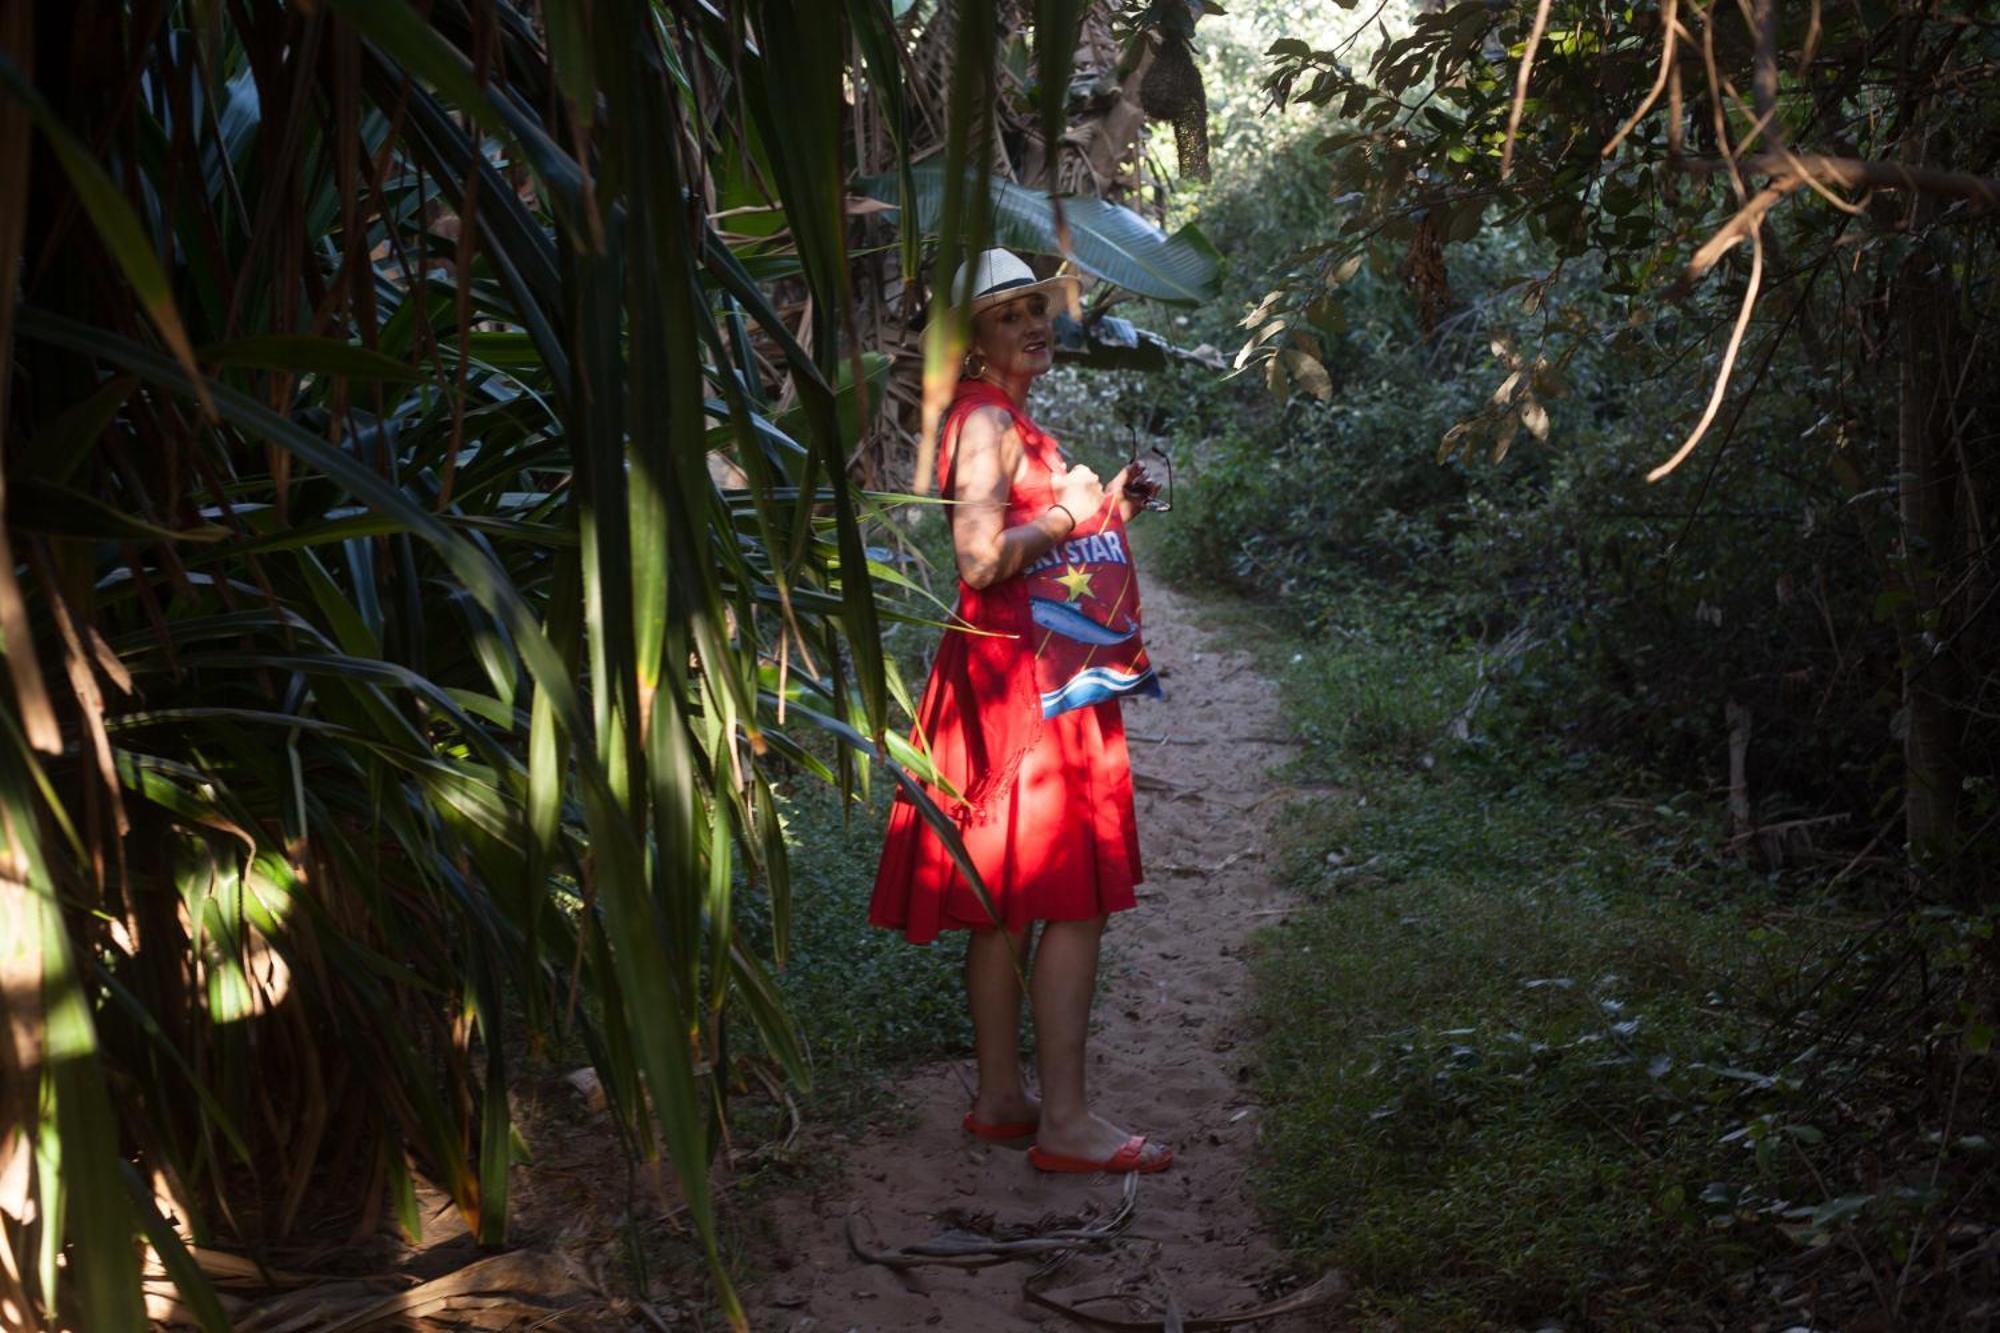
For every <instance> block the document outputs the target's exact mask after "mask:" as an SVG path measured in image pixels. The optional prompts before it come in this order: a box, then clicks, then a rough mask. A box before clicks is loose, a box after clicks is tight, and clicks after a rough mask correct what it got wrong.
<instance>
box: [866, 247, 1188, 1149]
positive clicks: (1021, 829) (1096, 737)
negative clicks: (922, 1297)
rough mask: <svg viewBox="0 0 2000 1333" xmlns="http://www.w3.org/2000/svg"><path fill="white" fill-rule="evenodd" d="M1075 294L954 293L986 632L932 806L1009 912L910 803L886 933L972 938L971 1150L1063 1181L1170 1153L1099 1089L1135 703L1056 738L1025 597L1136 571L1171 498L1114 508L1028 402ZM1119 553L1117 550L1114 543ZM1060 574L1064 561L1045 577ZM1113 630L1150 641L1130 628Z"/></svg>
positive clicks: (1123, 891)
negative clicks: (969, 877)
mask: <svg viewBox="0 0 2000 1333" xmlns="http://www.w3.org/2000/svg"><path fill="white" fill-rule="evenodd" d="M1074 281H1075V280H1074V279H1073V278H1054V279H1049V280H1046V281H1036V280H1035V278H1034V275H1033V273H1032V271H1031V270H1029V268H1028V266H1027V265H1026V264H1024V263H1023V262H1022V261H1021V260H1020V259H1018V258H1016V257H1015V256H1014V255H1012V254H1010V253H1009V252H1007V251H1005V250H989V251H986V252H985V253H984V254H982V255H980V256H979V257H978V258H977V259H976V260H975V261H972V262H971V263H969V264H967V265H966V266H965V267H964V268H961V269H960V271H959V274H958V278H957V280H956V281H955V282H954V283H953V290H954V291H955V292H957V293H959V294H960V297H961V299H964V300H969V302H970V304H971V307H972V347H971V351H970V352H969V353H968V354H967V357H966V366H965V377H964V378H963V379H962V380H961V381H960V383H959V386H958V393H957V395H956V397H955V398H954V400H953V403H952V407H951V410H950V411H949V412H948V413H947V415H946V418H945V422H944V428H943V432H942V440H941V447H940V449H939V458H938V476H939V482H940V489H941V491H942V492H943V494H944V496H945V498H946V499H949V500H953V501H955V502H956V503H955V504H953V505H952V506H951V507H950V509H948V510H947V513H948V514H949V517H950V522H951V532H952V546H953V549H954V552H955V554H956V556H957V562H958V572H959V577H960V584H959V606H958V612H959V615H960V616H961V617H963V618H964V619H965V621H967V622H968V623H969V624H970V625H971V626H972V627H973V628H974V630H976V631H978V632H967V631H954V632H952V633H948V634H947V635H946V636H945V639H944V642H943V644H942V645H941V646H940V647H939V650H938V654H937V659H936V661H935V662H934V664H933V666H932V670H931V677H930V681H929V684H928V685H927V687H926V689H925V691H924V698H923V702H922V705H921V706H920V708H919V710H918V713H919V716H918V719H917V720H918V729H917V730H918V736H919V744H922V745H926V746H928V748H929V752H930V755H931V758H932V761H933V763H934V764H935V765H936V767H937V770H938V774H939V776H940V777H941V778H942V779H943V780H944V781H945V782H946V783H948V784H949V787H948V788H939V789H937V790H936V791H934V793H933V794H934V795H935V796H936V797H937V799H938V803H939V804H940V805H941V806H943V807H944V808H945V809H947V810H949V811H951V812H952V813H953V814H954V815H955V817H956V820H957V823H958V825H959V829H960V833H961V836H962V838H963V840H964V844H965V851H966V854H967V856H968V857H969V859H970V860H971V862H972V864H973V865H974V866H975V867H976V868H977V870H978V872H979V878H980V879H981V881H983V883H984V885H985V887H986V889H987V890H988V892H989V894H990V902H991V909H992V910H991V912H989V908H988V903H987V902H983V901H982V900H981V898H980V896H979V895H978V894H977V893H975V892H974V890H973V889H972V887H971V886H970V885H969V884H968V883H967V881H966V878H965V876H964V875H963V874H962V873H961V872H960V870H959V869H958V867H957V865H956V864H955V863H954V861H953V860H952V857H951V855H950V853H949V852H948V851H947V850H946V848H945V845H944V842H943V841H942V840H941V839H940V838H939V837H938V836H937V834H936V833H935V831H933V830H932V828H931V827H930V826H929V825H928V824H926V823H925V822H924V821H923V820H922V819H921V818H920V817H919V816H918V814H917V811H916V808H915V807H914V806H913V805H912V804H910V803H909V801H907V800H903V799H899V800H898V801H897V802H896V804H895V807H894V809H893V811H892V813H891V816H890V820H889V831H888V836H887V840H886V843H885V845H884V847H883V852H882V862H881V866H880V869H879V870H878V871H877V874H876V880H875V892H874V898H873V902H872V904H871V906H870V910H869V920H870V921H871V922H873V923H874V924H875V925H878V926H883V927H888V928H891V929H897V930H901V931H903V932H904V934H905V935H906V936H907V937H908V938H909V939H910V940H911V941H913V942H915V943H928V942H930V941H931V940H933V939H935V938H936V937H937V935H938V933H939V932H940V931H942V930H966V931H968V932H969V938H968V940H967V944H966V952H965V989H966V997H967V1001H968V1004H969V1006H970V1009H971V1012H972V1025H973V1034H974V1046H975V1049H976V1051H977V1056H978V1067H979V1089H978V1092H977V1094H976V1096H975V1097H974V1099H973V1104H972V1108H971V1110H970V1111H969V1112H968V1113H967V1114H966V1117H965V1122H964V1123H965V1128H966V1129H967V1130H968V1131H969V1132H971V1133H974V1134H977V1135H979V1136H980V1137H982V1138H988V1139H1021V1138H1027V1137H1029V1136H1031V1135H1032V1136H1033V1137H1034V1140H1035V1143H1034V1147H1033V1148H1031V1149H1030V1152H1029V1159H1030V1161H1031V1162H1033V1164H1034V1165H1035V1166H1036V1167H1038V1168H1040V1169H1041V1170H1044V1171H1159V1170H1163V1169H1164V1168H1165V1167H1166V1166H1167V1165H1168V1164H1169V1163H1170V1162H1171V1161H1172V1160H1173V1153H1172V1152H1171V1151H1170V1150H1169V1149H1168V1148H1166V1147H1165V1146H1164V1145H1162V1144H1158V1143H1153V1142H1149V1141H1148V1140H1146V1139H1145V1138H1144V1137H1142V1136H1140V1135H1135V1134H1131V1133H1129V1132H1127V1131H1126V1130H1125V1129H1122V1128H1120V1127H1118V1126H1117V1125H1114V1124H1113V1123H1111V1122H1110V1121H1108V1120H1105V1119H1104V1118H1102V1117H1101V1116H1098V1115H1096V1114H1095V1113H1093V1112H1092V1111H1091V1109H1090V1106H1089V1103H1088V1100H1087V1098H1086V1095H1085V1088H1084V1043H1085V1038H1086V1036H1087V1034H1088V1031H1089V1023H1090V1001H1091V996H1092V993H1093V991H1094V990H1095V987H1096V979H1097V960H1098V946H1099V943H1100V941H1101V939H1102V937H1103V932H1104V926H1105V921H1106V918H1107V917H1108V916H1109V915H1110V913H1112V912H1118V911H1123V910H1124V909H1126V908H1129V907H1131V906H1133V905H1134V903H1135V901H1136V900H1135V898H1134V895H1133V892H1132V890H1133V886H1134V885H1136V884H1138V883H1139V881H1140V867H1139V841H1138V830H1137V826H1136V824H1135V821H1134V818H1133V811H1132V774H1131V766H1130V761H1129V759H1128V757H1127V753H1126V748H1125V727H1124V721H1123V719H1122V717H1121V715H1120V712H1119V708H1120V702H1119V699H1118V698H1116V697H1110V698H1105V699H1103V701H1101V702H1095V703H1086V704H1084V705H1082V706H1073V705H1071V704H1067V703H1065V704H1051V705H1049V706H1050V707H1051V708H1052V709H1060V710H1061V711H1055V712H1054V715H1052V716H1048V717H1044V716H1043V711H1044V704H1045V703H1046V702H1047V698H1048V696H1045V695H1044V694H1043V693H1042V692H1041V688H1040V687H1038V685H1037V683H1036V674H1035V646H1034V645H1035V643H1036V642H1037V639H1038V638H1039V640H1040V641H1041V642H1043V643H1047V642H1048V639H1049V635H1048V634H1046V633H1040V632H1039V631H1037V629H1036V621H1035V618H1034V617H1035V611H1034V610H1033V609H1031V606H1030V598H1029V596H1028V591H1027V580H1026V579H1025V578H1024V576H1023V575H1024V571H1028V570H1029V569H1030V567H1031V566H1035V565H1037V562H1042V563H1043V565H1045V566H1047V565H1054V564H1057V563H1061V562H1062V561H1063V560H1066V559H1076V558H1079V557H1076V556H1073V555H1066V554H1065V553H1066V552H1076V551H1079V550H1088V551H1090V552H1092V553H1095V554H1097V555H1101V554H1102V553H1104V552H1105V551H1106V550H1107V549H1108V550H1110V551H1112V552H1116V553H1118V555H1117V558H1118V559H1120V560H1124V559H1125V556H1124V554H1123V553H1124V552H1125V551H1126V550H1128V549H1129V548H1128V547H1126V546H1125V545H1124V543H1123V540H1122V538H1123V524H1124V522H1125V521H1126V520H1128V519H1130V518H1131V517H1132V516H1133V515H1134V514H1135V513H1136V512H1137V511H1138V510H1140V509H1142V508H1143V507H1144V505H1145V502H1146V500H1147V499H1148V498H1149V497H1150V496H1151V494H1152V493H1153V489H1154V488H1153V486H1152V483H1151V482H1149V481H1148V479H1147V478H1146V476H1145V473H1144V471H1143V470H1142V469H1141V468H1139V467H1138V465H1136V464H1135V465H1133V466H1130V467H1127V468H1126V469H1124V470H1123V471H1121V472H1120V473H1119V474H1118V475H1117V476H1116V477H1115V478H1113V479H1112V482H1111V484H1110V485H1109V486H1106V485H1104V484H1102V483H1101V482H1100V481H1099V479H1098V477H1097V475H1096V474H1095V473H1093V472H1092V471H1091V470H1090V469H1089V468H1087V467H1082V466H1077V467H1070V466H1066V465H1065V464H1064V462H1063V460H1062V457H1061V455H1060V453H1059V452H1058V450H1057V448H1056V444H1055V441H1054V440H1053V439H1052V438H1050V437H1049V436H1048V435H1047V434H1046V433H1044V432H1043V431H1042V430H1041V429H1040V428H1039V427H1037V426H1036V425H1035V423H1034V421H1033V420H1032V419H1031V418H1030V417H1029V416H1028V414H1027V411H1026V402H1027V397H1028V390H1029V387H1030V386H1031V385H1032V384H1033V382H1034V380H1035V378H1036V377H1037V376H1039V375H1041V374H1043V373H1044V372H1045V371H1047V370H1048V368H1049V366H1050V365H1051V364H1052V361H1053V338H1052V332H1051V328H1050V320H1051V318H1052V315H1053V313H1054V307H1053V302H1052V297H1053V295H1054V290H1053V289H1056V288H1059V287H1061V286H1063V285H1065V284H1073V283H1074ZM1106 532H1111V533H1114V534H1115V535H1113V536H1111V537H1109V538H1108V539H1107V538H1105V537H1102V536H1100V535H1098V534H1103V533H1106ZM1072 538H1080V539H1083V541H1082V542H1078V541H1073V540H1072ZM1052 552H1053V553H1055V554H1056V556H1057V560H1053V561H1047V560H1045V559H1044V558H1045V557H1048V556H1050V554H1051V553H1052ZM1076 569H1077V567H1076V566H1074V565H1072V566H1071V567H1070V574H1071V575H1072V576H1075V574H1076ZM1128 578H1129V576H1128ZM1134 592H1135V595H1136V589H1134ZM1133 606H1134V608H1136V601H1134V603H1133ZM1066 611H1067V608H1065V609H1064V610H1063V611H1061V612H1052V613H1049V614H1052V615H1054V614H1065V613H1066ZM1114 623H1117V624H1119V626H1120V628H1125V627H1128V626H1129V629H1128V630H1127V632H1128V633H1130V634H1136V622H1135V621H1134V620H1133V618H1132V617H1130V616H1129V615H1128V616H1126V617H1125V618H1124V619H1123V621H1122V622H1118V621H1117V619H1116V617H1115V616H1114ZM1141 659H1143V652H1141ZM1094 674H1095V677H1096V678H1097V679H1102V678H1103V674H1104V673H1103V670H1102V669H1101V668H1100V670H1099V671H1098V672H1097V673H1094ZM1112 679H1113V680H1114V682H1115V683H1114V684H1113V686H1112V687H1111V689H1112V690H1113V691H1114V692H1115V691H1130V690H1135V689H1144V690H1148V691H1150V692H1153V693H1157V686H1156V685H1154V684H1153V683H1152V672H1151V670H1150V668H1146V669H1145V670H1144V672H1143V676H1140V675H1138V674H1135V673H1130V672H1128V673H1126V674H1124V675H1118V674H1116V673H1114V674H1113V676H1112ZM1135 682H1136V684H1135ZM1091 683H1092V684H1095V681H1093V682H1091ZM996 913H997V916H998V919H999V923H1000V924H999V925H997V926H996V924H995V921H994V914H996ZM1037 926H1039V934H1040V938H1039V940H1036V939H1034V938H1033V937H1034V935H1035V934H1036V927H1037ZM1031 946H1032V956H1033V967H1032V970H1031V971H1030V972H1029V973H1028V978H1029V984H1028V996H1029V1000H1030V1005H1031V1010H1032V1013H1033V1017H1034V1023H1035V1039H1036V1055H1037V1065H1038V1071H1039V1074H1040V1091H1041V1099H1040V1101H1039V1102H1037V1101H1036V1100H1035V1099H1034V1098H1032V1097H1030V1096H1029V1094H1028V1090H1027V1088H1026V1086H1025V1085H1024V1084H1023V1082H1022V1077H1021V1065H1020V1051H1019V1043H1018V1032H1019V1027H1020V1014H1021V987H1020V982H1019V979H1018V978H1019V975H1020V974H1019V973H1018V972H1017V969H1016V960H1020V962H1021V963H1022V964H1024V965H1025V964H1026V962H1027V960H1028V958H1029V956H1030V948H1031Z"/></svg>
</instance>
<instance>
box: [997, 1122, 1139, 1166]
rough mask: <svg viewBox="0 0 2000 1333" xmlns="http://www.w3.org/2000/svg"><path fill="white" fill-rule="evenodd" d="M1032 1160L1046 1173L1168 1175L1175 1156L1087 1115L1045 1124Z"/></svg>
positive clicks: (1033, 1149) (1039, 1132)
mask: <svg viewBox="0 0 2000 1333" xmlns="http://www.w3.org/2000/svg"><path fill="white" fill-rule="evenodd" d="M1028 1160H1029V1161H1031V1162H1033V1163H1034V1164H1035V1166H1036V1167H1037V1168H1038V1169H1040V1170H1043V1171H1072V1172H1086V1171H1113V1172H1123V1171H1164V1170H1166V1169H1167V1167H1168V1166H1170V1165H1172V1164H1173V1160H1174V1153H1173V1149H1171V1148H1169V1147H1167V1146H1166V1145H1165V1144H1163V1143H1154V1142H1153V1141H1152V1140H1150V1139H1147V1138H1145V1137H1144V1136H1143V1135H1138V1134H1130V1133H1127V1132H1126V1131H1125V1130H1122V1129H1120V1128H1119V1127H1118V1126H1116V1125H1114V1124H1112V1123H1111V1122H1110V1121H1108V1120H1106V1119H1104V1118H1103V1117H1101V1116H1095V1115H1085V1116H1082V1117H1080V1118H1078V1119H1077V1120H1074V1121H1071V1122H1068V1123H1058V1122H1055V1121H1050V1120H1044V1121H1043V1122H1042V1126H1041V1129H1040V1130H1039V1131H1038V1132H1037V1133H1036V1135H1035V1146H1034V1147H1033V1148H1032V1149H1030V1150H1029V1153H1028Z"/></svg>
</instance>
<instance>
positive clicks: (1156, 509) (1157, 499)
mask: <svg viewBox="0 0 2000 1333" xmlns="http://www.w3.org/2000/svg"><path fill="white" fill-rule="evenodd" d="M1156 458H1157V459H1158V460H1159V467H1158V468H1157V469H1155V468H1154V466H1153V460H1154V459H1156ZM1127 461H1128V462H1131V463H1137V464H1140V465H1141V466H1143V467H1144V468H1145V469H1146V474H1147V478H1146V480H1147V484H1148V485H1149V486H1150V487H1151V488H1152V494H1151V495H1148V496H1147V497H1146V500H1145V504H1144V506H1143V507H1144V508H1146V509H1149V510H1151V511H1152V512H1153V513H1155V514H1164V513H1166V512H1167V511H1168V510H1169V509H1172V508H1173V507H1174V460H1173V459H1171V458H1169V457H1167V451H1166V450H1165V449H1162V448H1161V447H1160V446H1159V445H1157V444H1155V445H1149V446H1148V447H1147V448H1146V449H1145V450H1144V451H1141V450H1140V448H1139V432H1138V431H1137V430H1136V429H1135V430H1134V431H1133V432H1132V456H1131V457H1130V458H1129V459H1128V460H1127ZM1160 473H1165V474H1166V478H1167V480H1166V485H1165V486H1164V487H1162V486H1161V484H1160V483H1159V481H1157V480H1156V478H1157V477H1158V475H1159V474H1160Z"/></svg>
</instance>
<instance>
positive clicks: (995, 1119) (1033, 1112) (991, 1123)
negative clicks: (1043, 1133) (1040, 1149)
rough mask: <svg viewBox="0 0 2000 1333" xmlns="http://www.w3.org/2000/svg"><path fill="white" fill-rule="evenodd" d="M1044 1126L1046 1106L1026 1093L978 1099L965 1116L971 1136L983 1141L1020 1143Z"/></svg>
mask: <svg viewBox="0 0 2000 1333" xmlns="http://www.w3.org/2000/svg"><path fill="white" fill-rule="evenodd" d="M1041 1123H1042V1104H1041V1103H1040V1102H1038V1101H1036V1100H1035V1099H1034V1098H1033V1097H1030V1096H1029V1095H1028V1094H1027V1093H1026V1092H1025V1091H1022V1090H1019V1089H1016V1090H1014V1091H1013V1092H1010V1093H1007V1094H1004V1095H994V1096H982V1097H975V1098H974V1099H973V1101H972V1109H971V1110H970V1111H968V1112H966V1114H965V1129H966V1132H967V1133H970V1134H977V1135H978V1136H979V1137H980V1138H982V1139H1020V1138H1026V1137H1027V1136H1028V1135H1030V1134H1033V1133H1034V1132H1035V1131H1036V1129H1038V1128H1039V1127H1040V1126H1041Z"/></svg>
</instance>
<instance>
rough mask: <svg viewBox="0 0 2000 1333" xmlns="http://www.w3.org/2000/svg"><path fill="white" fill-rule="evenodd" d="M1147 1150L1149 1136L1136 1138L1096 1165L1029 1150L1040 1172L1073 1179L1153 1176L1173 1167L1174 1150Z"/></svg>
mask: <svg viewBox="0 0 2000 1333" xmlns="http://www.w3.org/2000/svg"><path fill="white" fill-rule="evenodd" d="M1146 1147H1147V1144H1146V1136H1145V1135H1144V1134H1134V1135H1133V1136H1132V1137H1131V1138H1129V1139H1127V1140H1125V1143H1124V1146H1123V1147H1121V1148H1119V1149H1118V1151H1117V1152H1115V1153H1112V1154H1111V1155H1110V1156H1109V1157H1106V1158H1105V1159H1103V1160H1102V1161H1093V1160H1091V1159H1090V1158H1088V1157H1065V1156H1063V1155H1062V1154H1061V1153H1052V1152H1047V1151H1045V1150H1044V1149H1043V1148H1042V1145H1041V1144H1039V1143H1038V1144H1036V1145H1035V1146H1034V1147H1032V1148H1030V1149H1028V1161H1029V1162H1030V1163H1031V1164H1032V1165H1033V1166H1034V1168H1035V1170H1037V1171H1051V1172H1068V1173H1070V1174H1072V1175H1095V1174H1096V1173H1098V1172H1100V1171H1102V1172H1105V1173H1106V1174H1109V1175H1114V1176H1115V1175H1123V1174H1124V1173H1125V1172H1127V1171H1137V1172H1139V1173H1141V1174H1150V1173H1152V1172H1154V1171H1164V1170H1166V1169H1167V1168H1168V1167H1170V1166H1172V1165H1173V1164H1174V1150H1173V1149H1172V1148H1169V1147H1167V1146H1165V1145H1164V1144H1159V1143H1156V1144H1153V1145H1152V1152H1151V1153H1148V1152H1147V1151H1146Z"/></svg>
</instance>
